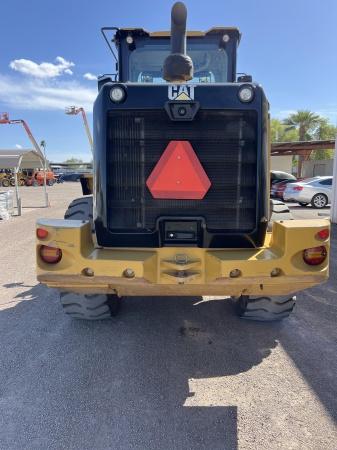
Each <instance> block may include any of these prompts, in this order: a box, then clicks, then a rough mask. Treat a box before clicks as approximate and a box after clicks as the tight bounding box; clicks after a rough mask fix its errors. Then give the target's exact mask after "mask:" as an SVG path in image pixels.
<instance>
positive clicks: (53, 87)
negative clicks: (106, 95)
mask: <svg viewBox="0 0 337 450" xmlns="http://www.w3.org/2000/svg"><path fill="white" fill-rule="evenodd" d="M96 95H97V91H96V89H91V88H90V89H88V88H87V87H85V86H83V85H81V84H80V83H78V82H76V81H56V80H41V79H34V80H32V79H23V80H20V82H19V83H18V82H17V79H11V78H10V77H5V76H2V75H1V74H0V98H1V101H2V103H4V104H6V105H7V106H9V107H12V108H17V109H35V110H41V111H48V110H64V108H65V107H66V106H69V105H78V106H83V108H84V109H85V110H87V111H88V112H90V111H91V110H92V105H93V102H94V100H95V98H96Z"/></svg>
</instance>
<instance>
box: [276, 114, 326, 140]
mask: <svg viewBox="0 0 337 450" xmlns="http://www.w3.org/2000/svg"><path fill="white" fill-rule="evenodd" d="M321 121H322V118H321V117H320V116H319V115H317V114H315V113H313V112H311V111H307V110H301V111H297V112H296V113H294V114H290V116H289V117H287V118H286V119H284V121H283V124H284V125H286V131H290V130H298V137H299V140H300V141H310V140H311V139H312V134H313V133H315V131H316V129H317V127H318V126H319V125H320V124H321Z"/></svg>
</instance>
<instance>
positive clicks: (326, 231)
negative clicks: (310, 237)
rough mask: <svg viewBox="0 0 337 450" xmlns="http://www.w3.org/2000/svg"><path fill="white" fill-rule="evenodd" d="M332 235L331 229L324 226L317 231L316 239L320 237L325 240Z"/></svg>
mask: <svg viewBox="0 0 337 450" xmlns="http://www.w3.org/2000/svg"><path fill="white" fill-rule="evenodd" d="M329 236H330V230H329V228H324V229H323V230H320V231H319V232H318V233H316V239H319V240H320V241H325V240H326V239H328V237H329Z"/></svg>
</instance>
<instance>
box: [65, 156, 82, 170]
mask: <svg viewBox="0 0 337 450" xmlns="http://www.w3.org/2000/svg"><path fill="white" fill-rule="evenodd" d="M63 163H64V164H69V167H70V168H72V169H79V168H80V167H81V166H79V164H82V163H83V160H82V159H79V158H74V157H72V158H68V159H66V160H65V161H63Z"/></svg>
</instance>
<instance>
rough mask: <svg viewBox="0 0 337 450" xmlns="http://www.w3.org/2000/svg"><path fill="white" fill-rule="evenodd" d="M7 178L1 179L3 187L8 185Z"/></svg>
mask: <svg viewBox="0 0 337 450" xmlns="http://www.w3.org/2000/svg"><path fill="white" fill-rule="evenodd" d="M9 184H10V183H9V180H8V178H4V179H3V180H2V186H3V187H8V186H9Z"/></svg>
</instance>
